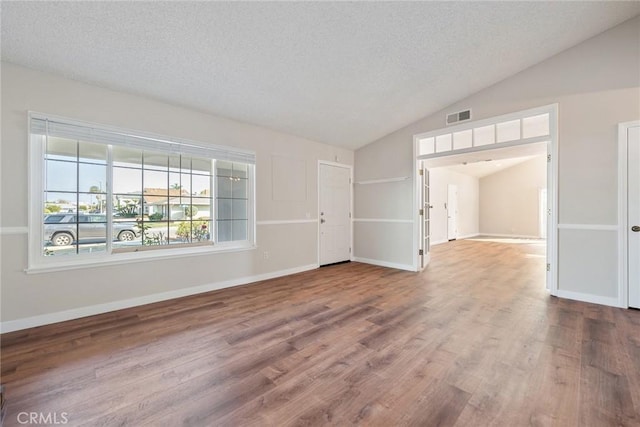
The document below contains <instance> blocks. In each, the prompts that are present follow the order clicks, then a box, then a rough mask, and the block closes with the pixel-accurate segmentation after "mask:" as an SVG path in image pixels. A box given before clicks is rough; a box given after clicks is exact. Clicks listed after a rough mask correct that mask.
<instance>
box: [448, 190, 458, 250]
mask: <svg viewBox="0 0 640 427" xmlns="http://www.w3.org/2000/svg"><path fill="white" fill-rule="evenodd" d="M454 188H455V192H454V194H455V206H454V209H451V200H453V198H452V197H451V196H452V195H451V190H452V189H454ZM457 210H458V186H457V185H456V184H447V241H451V240H457V239H458V212H457ZM452 214H453V215H452ZM452 216H453V218H451V217H452ZM452 219H453V221H451V220H452ZM452 222H453V224H454V226H455V236H454V237H453V239H452V238H451V234H452V233H451V231H452V230H451V228H450V225H451V223H452Z"/></svg>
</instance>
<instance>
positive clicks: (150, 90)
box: [1, 1, 640, 148]
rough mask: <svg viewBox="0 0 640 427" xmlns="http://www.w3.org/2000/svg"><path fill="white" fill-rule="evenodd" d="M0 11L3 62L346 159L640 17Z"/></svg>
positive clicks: (546, 6)
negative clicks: (292, 138)
mask: <svg viewBox="0 0 640 427" xmlns="http://www.w3.org/2000/svg"><path fill="white" fill-rule="evenodd" d="M1 7H2V59H3V60H6V61H10V62H13V63H16V64H20V65H24V66H27V67H31V68H35V69H39V70H44V71H48V72H53V73H58V74H61V75H64V76H67V77H70V78H73V79H77V80H81V81H86V82H89V83H93V84H97V85H100V86H104V87H108V88H113V89H117V90H123V91H127V92H133V93H137V94H141V95H145V96H150V97H153V98H157V99H161V100H164V101H168V102H171V103H174V104H179V105H184V106H187V107H191V108H196V109H199V110H203V111H207V112H211V113H214V114H218V115H221V116H225V117H229V118H234V119H237V120H241V121H245V122H249V123H254V124H259V125H262V126H266V127H269V128H272V129H276V130H280V131H283V132H287V133H290V134H294V135H299V136H302V137H306V138H309V139H312V140H316V141H320V142H325V143H329V144H333V145H338V146H343V147H347V148H357V147H360V146H362V145H365V144H367V143H369V142H372V141H374V140H376V139H378V138H380V137H382V136H384V135H386V134H388V133H390V132H392V131H394V130H397V129H399V128H401V127H403V126H405V125H407V124H409V123H412V122H414V121H416V120H418V119H420V118H422V117H425V116H427V115H430V114H432V113H434V112H436V111H438V110H440V109H442V108H444V107H446V106H447V105H450V104H452V103H453V102H455V101H457V100H460V99H462V98H464V97H466V96H468V95H470V94H472V93H474V92H477V91H478V90H480V89H482V88H484V87H487V86H489V85H491V84H494V83H496V82H498V81H500V80H502V79H504V78H506V77H508V76H510V75H513V74H514V73H516V72H518V71H520V70H523V69H525V68H527V67H529V66H531V65H533V64H535V63H538V62H540V61H542V60H544V59H546V58H548V57H550V56H552V55H554V54H556V53H558V52H560V51H562V50H564V49H566V48H568V47H571V46H573V45H575V44H577V43H579V42H581V41H583V40H585V39H587V38H589V37H592V36H594V35H596V34H598V33H600V32H602V31H604V30H606V29H608V28H610V27H613V26H615V25H616V24H618V23H621V22H623V21H625V20H627V19H630V18H631V17H633V16H635V15H637V14H638V13H640V2H611V1H603V2H538V1H536V2H190V1H189V2H185V1H180V2H177V1H176V2H98V1H95V2H86V1H85V2H54V1H49V2H6V1H4V2H2V6H1ZM443 123H444V117H443Z"/></svg>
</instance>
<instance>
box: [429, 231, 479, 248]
mask: <svg viewBox="0 0 640 427" xmlns="http://www.w3.org/2000/svg"><path fill="white" fill-rule="evenodd" d="M479 235H480V234H478V233H473V234H465V235H464V236H458V237H456V240H462V239H470V238H472V237H478V236H479ZM448 242H449V240H436V241H435V242H431V246H435V245H441V244H443V243H448Z"/></svg>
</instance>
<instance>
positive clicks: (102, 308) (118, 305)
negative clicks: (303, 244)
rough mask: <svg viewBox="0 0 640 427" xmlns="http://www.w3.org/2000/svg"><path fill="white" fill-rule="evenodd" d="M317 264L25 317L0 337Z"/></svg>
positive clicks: (7, 325)
mask: <svg viewBox="0 0 640 427" xmlns="http://www.w3.org/2000/svg"><path fill="white" fill-rule="evenodd" d="M316 268H318V265H317V264H309V265H303V266H300V267H294V268H290V269H287V270H280V271H274V272H271V273H264V274H258V275H255V276H249V277H241V278H238V279H231V280H226V281H223V282H216V283H209V284H206V285H200V286H193V287H190V288H184V289H176V290H174V291H168V292H161V293H157V294H152V295H145V296H143V297H137V298H131V299H127V300H120V301H113V302H108V303H105V304H97V305H91V306H88V307H80V308H74V309H71V310H65V311H59V312H56V313H49V314H42V315H39V316H32V317H25V318H22V319H17V320H8V321H5V322H2V323H0V333H6V332H13V331H19V330H21V329H28V328H35V327H37V326H43V325H49V324H52V323H58V322H64V321H67V320H73V319H79V318H81V317H87V316H94V315H96V314H102V313H108V312H110V311H116V310H122V309H125V308H131V307H137V306H140V305H145V304H152V303H154V302H160V301H166V300H170V299H175V298H181V297H186V296H189V295H196V294H200V293H204V292H210V291H215V290H218V289H224V288H231V287H233V286H240V285H246V284H248V283H253V282H260V281H262V280H268V279H274V278H276V277H282V276H288V275H290V274H295V273H301V272H303V271H309V270H314V269H316Z"/></svg>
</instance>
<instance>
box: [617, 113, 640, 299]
mask: <svg viewBox="0 0 640 427" xmlns="http://www.w3.org/2000/svg"><path fill="white" fill-rule="evenodd" d="M635 126H640V120H634V121H631V122H624V123H620V124H618V306H619V307H623V308H629V277H628V272H629V270H628V268H627V267H628V266H627V259H628V257H629V251H628V249H629V246H628V243H629V239H628V238H627V221H628V219H629V218H628V216H627V209H628V194H627V160H628V159H627V134H628V130H629V128H632V127H635Z"/></svg>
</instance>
